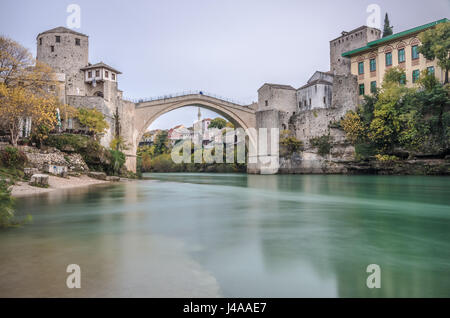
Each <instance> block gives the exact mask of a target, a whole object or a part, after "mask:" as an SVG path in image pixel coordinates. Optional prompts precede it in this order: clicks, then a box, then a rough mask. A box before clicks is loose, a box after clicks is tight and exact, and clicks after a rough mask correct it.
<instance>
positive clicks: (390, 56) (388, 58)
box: [386, 52, 392, 66]
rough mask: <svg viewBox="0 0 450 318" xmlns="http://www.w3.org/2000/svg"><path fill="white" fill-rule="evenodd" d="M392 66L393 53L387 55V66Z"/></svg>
mask: <svg viewBox="0 0 450 318" xmlns="http://www.w3.org/2000/svg"><path fill="white" fill-rule="evenodd" d="M391 65H392V52H388V53H386V66H391Z"/></svg>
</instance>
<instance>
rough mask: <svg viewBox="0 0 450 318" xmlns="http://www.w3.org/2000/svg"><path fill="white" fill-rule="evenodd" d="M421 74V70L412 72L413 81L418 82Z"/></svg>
mask: <svg viewBox="0 0 450 318" xmlns="http://www.w3.org/2000/svg"><path fill="white" fill-rule="evenodd" d="M419 76H420V71H419V70H414V71H413V72H412V82H413V83H415V82H417V80H418V79H419Z"/></svg>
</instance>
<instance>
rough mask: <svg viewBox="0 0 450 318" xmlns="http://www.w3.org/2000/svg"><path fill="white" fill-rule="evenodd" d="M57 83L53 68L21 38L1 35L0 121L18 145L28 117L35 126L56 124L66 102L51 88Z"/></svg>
mask: <svg viewBox="0 0 450 318" xmlns="http://www.w3.org/2000/svg"><path fill="white" fill-rule="evenodd" d="M52 87H57V85H56V81H55V80H54V73H53V72H52V70H51V68H50V67H49V66H47V65H45V64H43V63H40V62H38V61H35V60H34V59H33V58H32V56H31V54H30V53H29V52H28V50H26V49H25V48H24V47H22V46H21V45H20V44H18V43H17V42H15V41H13V40H11V39H8V38H5V37H2V36H0V125H1V127H2V128H3V129H5V130H7V131H9V133H10V141H11V144H12V145H14V146H16V145H17V141H18V138H19V132H20V128H21V127H22V123H23V120H24V119H25V118H31V120H32V122H33V124H34V126H35V127H36V126H39V125H46V126H47V127H48V128H49V129H50V130H51V129H53V127H54V125H55V124H56V109H57V108H58V107H61V106H62V104H61V103H60V102H59V101H58V99H57V98H56V96H55V95H54V94H53V93H52V92H51V88H52Z"/></svg>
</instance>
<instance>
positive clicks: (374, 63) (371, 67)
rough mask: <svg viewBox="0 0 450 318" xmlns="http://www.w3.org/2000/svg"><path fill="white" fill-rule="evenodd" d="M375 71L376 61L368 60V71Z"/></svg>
mask: <svg viewBox="0 0 450 318" xmlns="http://www.w3.org/2000/svg"><path fill="white" fill-rule="evenodd" d="M376 70H377V60H375V59H370V71H371V72H375V71H376Z"/></svg>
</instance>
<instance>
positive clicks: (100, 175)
mask: <svg viewBox="0 0 450 318" xmlns="http://www.w3.org/2000/svg"><path fill="white" fill-rule="evenodd" d="M88 176H89V177H91V178H94V179H98V180H105V181H106V179H107V176H106V173H104V172H95V171H91V172H89V173H88Z"/></svg>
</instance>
